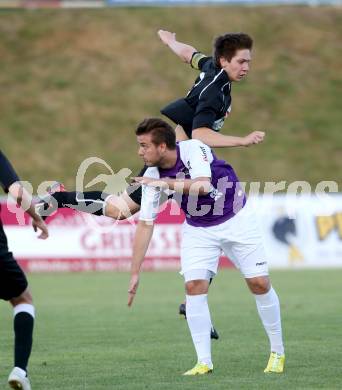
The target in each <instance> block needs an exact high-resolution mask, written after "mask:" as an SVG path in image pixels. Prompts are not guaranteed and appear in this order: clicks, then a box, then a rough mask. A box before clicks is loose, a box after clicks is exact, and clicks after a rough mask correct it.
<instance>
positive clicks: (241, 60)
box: [220, 49, 251, 81]
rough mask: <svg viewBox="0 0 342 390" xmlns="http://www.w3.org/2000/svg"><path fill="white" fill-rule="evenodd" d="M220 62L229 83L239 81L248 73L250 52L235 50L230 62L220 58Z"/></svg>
mask: <svg viewBox="0 0 342 390" xmlns="http://www.w3.org/2000/svg"><path fill="white" fill-rule="evenodd" d="M220 62H221V67H222V68H223V69H224V70H225V71H226V72H227V74H228V77H229V79H230V80H231V81H241V80H242V79H243V78H245V77H246V76H247V74H248V72H249V65H250V62H251V51H250V50H248V49H241V50H237V52H236V53H235V56H234V57H233V58H232V59H231V60H230V62H228V61H227V60H226V59H225V58H221V59H220Z"/></svg>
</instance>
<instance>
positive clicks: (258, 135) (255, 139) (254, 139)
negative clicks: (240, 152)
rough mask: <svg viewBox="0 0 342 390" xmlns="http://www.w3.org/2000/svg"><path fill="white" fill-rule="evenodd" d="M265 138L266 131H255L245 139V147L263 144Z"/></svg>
mask: <svg viewBox="0 0 342 390" xmlns="http://www.w3.org/2000/svg"><path fill="white" fill-rule="evenodd" d="M264 138H265V132H264V131H253V132H252V133H250V134H248V135H247V136H246V137H243V143H242V145H243V146H250V145H255V144H260V143H261V142H263V140H264Z"/></svg>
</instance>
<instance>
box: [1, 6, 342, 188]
mask: <svg viewBox="0 0 342 390" xmlns="http://www.w3.org/2000/svg"><path fill="white" fill-rule="evenodd" d="M160 28H163V29H169V30H171V31H175V32H177V37H178V39H179V40H180V41H183V42H187V43H190V44H192V45H193V46H195V47H196V48H197V49H198V50H201V51H203V52H205V53H210V52H211V44H212V40H213V38H214V37H215V36H216V35H218V34H221V33H224V32H228V31H244V32H247V33H249V34H251V35H252V36H253V38H254V40H255V48H254V51H253V62H252V67H251V72H250V75H249V77H248V79H247V80H246V81H243V82H242V83H240V84H234V85H233V92H232V95H233V104H232V114H231V116H230V117H229V119H227V121H226V123H225V126H224V128H223V130H222V131H223V133H224V134H232V135H245V134H247V133H248V132H250V131H252V130H265V131H266V132H267V138H266V140H265V142H264V144H262V145H260V146H257V147H250V148H236V149H226V150H222V149H221V150H218V151H217V152H218V155H219V156H220V157H224V158H226V159H227V160H228V161H229V162H230V163H231V164H232V165H233V166H234V167H235V168H236V170H237V172H238V174H239V176H240V178H241V179H242V180H246V181H259V180H260V181H280V180H287V181H294V180H306V181H308V182H310V183H311V184H312V185H313V186H314V185H316V184H317V183H318V182H319V181H321V180H335V181H338V182H339V183H340V182H341V181H340V180H341V160H342V133H341V123H342V115H341V101H342V92H341V91H342V88H341V84H342V83H341V66H342V58H341V42H342V13H341V9H340V8H338V7H307V6H265V7H261V6H259V7H251V6H249V7H234V6H226V7H209V8H208V7H207V8H204V7H197V8H193V7H189V8H188V7H181V8H168V7H166V8H154V7H150V8H109V9H101V10H12V11H2V12H1V13H0V58H1V61H0V86H1V94H0V134H1V137H0V146H1V148H2V149H3V150H4V151H5V152H6V153H7V154H8V156H9V157H10V158H11V160H12V161H13V162H15V165H16V168H17V170H18V172H19V174H20V176H21V177H22V178H23V179H25V180H29V181H31V182H32V184H33V185H34V188H35V189H36V187H37V185H38V184H39V183H40V182H42V181H43V180H60V181H63V182H64V183H65V184H66V185H67V186H68V187H69V188H70V189H71V188H73V187H75V175H76V172H77V169H78V167H79V165H80V163H81V162H82V161H83V160H84V159H85V158H87V157H90V156H97V157H100V158H102V159H104V160H106V161H107V162H108V163H109V164H110V165H111V166H112V167H113V169H114V171H115V172H117V171H118V170H119V169H120V168H122V167H129V168H130V169H132V170H133V172H134V173H136V171H137V170H138V169H139V168H140V167H141V166H142V164H141V161H140V160H139V158H138V156H137V155H136V150H137V145H136V140H135V136H134V128H135V125H136V124H137V123H138V122H139V121H141V120H142V119H143V118H145V117H148V116H158V115H159V110H160V108H162V107H163V106H164V105H166V104H167V103H168V102H170V101H171V100H173V99H176V98H178V97H181V96H184V95H185V94H186V92H187V91H188V89H189V88H190V87H191V85H192V83H193V81H194V79H195V77H196V76H197V71H195V70H193V69H191V68H190V67H189V66H187V65H185V64H183V63H182V62H181V61H180V60H179V59H178V58H177V57H176V56H175V55H173V54H172V53H171V51H170V50H169V49H168V48H166V47H165V46H164V45H163V44H162V43H161V42H160V41H159V39H158V37H157V30H158V29H160ZM98 172H103V173H108V172H106V170H105V169H104V168H101V167H99V166H98V167H93V171H91V173H98Z"/></svg>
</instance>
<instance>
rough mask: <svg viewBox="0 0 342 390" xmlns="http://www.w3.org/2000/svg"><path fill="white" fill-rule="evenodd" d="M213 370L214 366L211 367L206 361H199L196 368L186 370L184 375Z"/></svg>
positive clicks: (206, 372)
mask: <svg viewBox="0 0 342 390" xmlns="http://www.w3.org/2000/svg"><path fill="white" fill-rule="evenodd" d="M211 372H213V367H211V368H210V367H209V366H207V365H206V364H204V363H197V364H196V366H195V367H194V368H192V369H191V370H189V371H187V372H185V373H184V374H183V375H203V374H210V373H211Z"/></svg>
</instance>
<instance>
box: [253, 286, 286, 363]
mask: <svg viewBox="0 0 342 390" xmlns="http://www.w3.org/2000/svg"><path fill="white" fill-rule="evenodd" d="M254 296H255V301H256V305H257V309H258V313H259V316H260V318H261V321H262V323H263V325H264V328H265V331H266V333H267V335H268V338H269V341H270V347H271V352H276V353H277V354H279V355H283V354H284V345H283V338H282V328H281V316H280V305H279V299H278V295H277V293H276V292H275V291H274V289H273V287H271V289H270V290H269V291H268V292H267V293H266V294H254Z"/></svg>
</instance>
